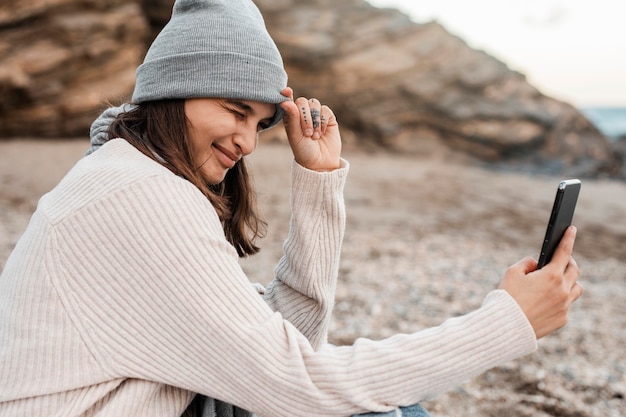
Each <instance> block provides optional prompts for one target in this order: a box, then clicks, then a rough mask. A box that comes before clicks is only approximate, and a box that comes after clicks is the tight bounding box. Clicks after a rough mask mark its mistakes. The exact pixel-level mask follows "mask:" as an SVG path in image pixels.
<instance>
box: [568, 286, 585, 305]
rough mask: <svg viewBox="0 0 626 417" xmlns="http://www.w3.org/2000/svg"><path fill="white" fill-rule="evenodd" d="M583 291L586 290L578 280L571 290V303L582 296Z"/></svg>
mask: <svg viewBox="0 0 626 417" xmlns="http://www.w3.org/2000/svg"><path fill="white" fill-rule="evenodd" d="M583 292H584V290H583V286H582V285H581V284H580V282H578V281H576V282H574V285H573V286H572V289H571V290H570V292H569V304H571V303H573V302H574V301H576V300H578V298H580V296H581V295H583Z"/></svg>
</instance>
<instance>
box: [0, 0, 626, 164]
mask: <svg viewBox="0 0 626 417" xmlns="http://www.w3.org/2000/svg"><path fill="white" fill-rule="evenodd" d="M256 3H257V4H258V5H259V8H260V9H261V10H262V12H263V14H264V16H265V18H266V22H267V24H268V28H269V30H270V32H271V33H272V35H273V37H274V38H275V40H276V42H277V44H278V45H279V48H280V50H281V52H282V54H283V57H284V60H285V64H286V66H287V69H288V72H289V74H290V84H291V85H292V87H294V89H295V90H296V93H297V94H301V95H306V96H316V97H318V98H320V99H321V100H322V101H324V102H326V103H328V104H330V105H331V106H332V107H333V109H334V110H335V113H336V114H337V115H338V117H339V118H340V120H341V122H342V126H343V128H344V136H345V138H346V140H347V141H348V142H349V143H351V144H353V145H355V146H370V147H375V148H381V147H382V148H384V149H386V150H390V151H397V152H403V153H411V154H419V155H431V154H435V153H441V152H446V151H449V150H454V151H460V152H463V153H466V154H469V155H472V156H474V157H476V158H479V159H481V160H485V161H489V162H491V163H495V162H502V161H504V162H505V163H506V164H507V165H509V166H510V165H511V164H518V165H519V166H526V167H531V168H532V169H533V170H536V168H542V169H545V170H547V171H550V172H563V173H565V172H567V173H570V174H572V175H574V174H575V175H580V176H586V175H598V174H608V175H619V172H620V164H621V161H620V159H619V158H618V157H616V152H615V151H614V150H613V149H612V147H611V144H610V142H609V141H608V140H607V139H606V138H605V137H604V136H603V135H602V134H601V133H600V132H599V131H598V130H597V129H596V128H595V127H594V126H593V125H592V124H591V123H590V122H589V121H588V120H587V119H586V118H585V117H584V116H583V115H582V114H581V113H580V112H579V111H578V110H576V109H575V108H574V107H572V106H571V105H569V104H567V103H563V102H560V101H557V100H555V99H553V98H550V97H547V96H545V95H543V94H542V93H541V92H540V91H538V90H537V89H536V88H535V87H533V86H532V85H530V84H529V83H528V82H527V81H526V79H525V77H524V76H523V75H522V74H520V73H517V72H515V71H511V70H510V69H509V68H507V67H506V65H504V64H503V63H502V62H500V61H498V60H496V59H495V58H493V57H491V56H489V55H487V54H485V53H484V52H481V51H478V50H474V49H472V48H470V47H469V46H468V45H467V44H466V43H465V42H463V40H461V39H459V38H457V37H455V36H453V35H451V34H450V33H448V32H447V31H446V30H445V28H443V27H442V26H441V25H439V24H438V23H436V22H428V23H423V24H418V23H415V22H412V21H411V20H410V19H409V18H408V17H407V16H406V15H403V14H402V13H400V12H398V11H394V10H380V9H376V8H374V7H372V6H370V5H369V4H368V3H366V2H365V1H364V0H342V1H341V2H338V1H336V0H310V1H307V2H298V1H295V0H257V1H256ZM172 4H173V1H172V0H159V1H156V0H155V1H149V0H142V1H140V2H124V1H115V0H108V1H104V2H98V1H96V0H91V1H85V0H83V1H78V0H56V1H54V0H52V1H45V2H44V1H42V0H24V1H21V2H18V3H15V5H11V6H10V8H9V6H0V35H1V36H0V39H1V40H0V110H2V111H1V112H0V136H3V137H7V136H49V137H50V136H68V135H69V136H71V135H81V136H84V135H85V134H86V132H87V129H88V126H89V123H90V122H91V120H92V119H93V117H94V115H95V113H97V111H98V110H99V109H100V108H101V107H102V103H103V102H106V101H113V102H119V101H120V100H122V99H124V98H127V97H128V95H129V94H130V92H131V91H132V84H133V81H134V70H135V68H136V66H137V65H138V64H139V62H140V61H141V57H142V56H143V53H144V51H145V48H146V46H147V45H146V44H147V42H148V40H149V39H151V37H152V36H154V34H155V33H156V31H158V29H159V28H160V27H161V26H162V25H163V24H164V23H165V22H166V21H167V19H168V17H169V12H170V11H171V5H172ZM142 5H143V8H142Z"/></svg>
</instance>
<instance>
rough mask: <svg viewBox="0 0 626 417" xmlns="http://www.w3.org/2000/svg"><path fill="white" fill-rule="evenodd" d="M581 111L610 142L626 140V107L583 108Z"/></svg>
mask: <svg viewBox="0 0 626 417" xmlns="http://www.w3.org/2000/svg"><path fill="white" fill-rule="evenodd" d="M579 110H580V111H581V112H582V113H583V114H584V115H585V116H586V117H587V118H588V119H589V121H590V122H591V123H593V124H594V125H595V126H596V127H597V128H598V129H599V130H600V131H601V132H602V133H604V135H605V136H606V137H608V138H609V139H610V140H614V141H617V140H619V139H623V138H626V107H583V108H581V109H579Z"/></svg>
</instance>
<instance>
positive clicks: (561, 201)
mask: <svg viewBox="0 0 626 417" xmlns="http://www.w3.org/2000/svg"><path fill="white" fill-rule="evenodd" d="M580 186H581V183H580V180H576V179H572V180H565V181H561V182H560V183H559V186H558V188H557V190H556V197H555V199H554V204H553V206H552V212H551V213H550V220H549V221H548V227H547V229H546V235H545V237H544V240H543V244H542V247H541V253H540V255H539V262H538V265H537V269H539V268H542V267H543V266H544V265H546V264H547V263H549V262H550V260H551V259H552V255H553V254H554V251H555V250H556V247H557V246H558V245H559V242H560V241H561V238H562V237H563V234H564V233H565V230H566V229H567V228H568V227H569V226H570V225H571V224H572V220H573V218H574V210H575V209H576V202H577V201H578V194H579V193H580Z"/></svg>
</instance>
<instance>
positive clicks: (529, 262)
mask: <svg viewBox="0 0 626 417" xmlns="http://www.w3.org/2000/svg"><path fill="white" fill-rule="evenodd" d="M509 269H511V270H514V271H519V272H521V273H523V274H524V275H527V274H529V273H531V272H533V271H535V270H536V269H537V261H536V260H534V259H533V258H531V257H526V258H524V259H521V260H519V261H517V262H516V263H515V264H513V265H512V266H511V267H510V268H509Z"/></svg>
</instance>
